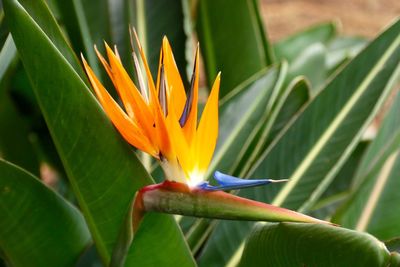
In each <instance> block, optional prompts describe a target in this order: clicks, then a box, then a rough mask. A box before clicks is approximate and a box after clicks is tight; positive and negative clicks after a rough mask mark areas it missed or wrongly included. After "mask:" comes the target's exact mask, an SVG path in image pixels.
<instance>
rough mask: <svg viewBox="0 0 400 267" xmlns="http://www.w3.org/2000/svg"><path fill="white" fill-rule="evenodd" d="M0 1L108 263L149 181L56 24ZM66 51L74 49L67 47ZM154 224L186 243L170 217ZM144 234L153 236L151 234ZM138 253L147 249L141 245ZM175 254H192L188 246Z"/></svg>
mask: <svg viewBox="0 0 400 267" xmlns="http://www.w3.org/2000/svg"><path fill="white" fill-rule="evenodd" d="M26 2H27V3H28V2H29V3H30V1H26ZM36 2H37V1H35V3H36ZM3 3H4V7H5V14H6V18H7V19H8V21H12V23H9V25H10V29H11V33H12V35H13V38H14V41H15V44H16V46H17V49H18V52H19V54H20V57H21V59H22V61H23V63H24V67H25V69H26V70H27V72H28V75H29V77H30V80H31V83H32V85H33V87H34V90H35V95H36V97H37V99H38V101H39V103H40V106H41V109H42V112H43V114H44V116H45V119H46V123H47V126H48V127H49V129H50V132H51V135H52V138H53V139H54V141H55V143H56V146H57V150H58V152H59V154H60V156H61V159H62V161H63V164H64V166H65V168H66V171H67V174H68V177H69V180H70V182H71V184H72V188H73V190H74V193H75V195H76V197H77V199H78V202H79V205H80V207H81V209H82V211H83V213H84V214H85V219H86V220H87V222H88V226H89V228H90V230H91V232H92V236H93V239H94V241H95V243H96V246H97V249H98V251H99V254H100V256H101V258H102V260H103V262H104V263H105V264H107V263H108V262H109V260H110V253H111V251H112V248H113V247H114V245H115V242H116V238H117V235H118V231H119V229H120V227H121V224H122V222H123V218H124V215H125V212H126V209H127V207H128V205H129V203H130V201H131V199H132V197H133V195H134V193H135V191H136V190H138V189H139V188H141V187H143V186H144V185H146V184H149V183H151V182H152V180H151V178H150V177H149V175H148V174H147V173H146V171H145V170H144V168H143V166H142V165H141V164H140V162H139V161H138V160H137V158H136V157H135V155H134V153H133V152H132V150H131V149H130V147H129V146H128V145H127V144H126V143H125V142H124V141H123V140H122V138H121V137H120V136H119V134H118V133H117V132H116V131H115V129H114V128H113V127H112V125H111V123H110V121H109V120H108V119H107V117H106V116H105V114H104V113H103V112H102V110H101V108H100V106H99V104H98V103H97V102H96V100H95V98H94V97H93V96H92V94H91V93H90V91H89V89H88V88H87V87H86V86H85V83H84V82H83V81H82V79H81V78H80V76H79V75H78V73H77V72H76V71H75V69H74V68H73V67H72V66H71V65H70V64H69V62H68V61H67V60H66V58H65V57H64V54H65V53H64V52H63V51H60V50H58V49H57V47H58V46H57V45H55V44H54V43H53V42H52V41H51V39H50V38H49V37H48V34H50V33H49V31H50V30H52V29H53V30H54V29H55V28H57V26H56V25H55V24H51V25H50V24H49V23H47V24H49V26H48V25H47V24H40V23H36V20H37V18H36V17H35V18H33V17H31V16H30V13H28V12H27V10H26V9H25V8H24V7H25V4H26V3H25V2H22V4H24V5H21V2H18V1H16V0H6V1H3ZM40 3H42V2H40ZM27 5H29V4H27ZM42 7H43V5H42V4H38V5H34V6H32V7H31V8H32V10H33V11H34V12H33V11H32V10H31V9H29V12H31V11H32V12H33V13H34V14H41V15H43V16H44V17H46V18H47V17H50V16H51V14H49V13H47V12H48V10H47V9H42ZM50 21H52V20H50ZM40 26H41V27H40ZM50 32H51V31H50ZM26 40H29V42H26ZM57 42H58V43H62V44H61V45H60V46H62V47H65V46H67V44H66V43H64V40H63V39H61V40H60V39H57ZM33 44H34V46H33ZM33 47H34V48H35V49H33ZM67 54H72V52H71V51H70V50H68V52H67ZM43 60H45V62H44V61H43ZM50 62H51V64H49V63H50ZM79 68H80V67H79ZM81 71H82V70H81V69H79V72H81ZM60 118H62V119H60ZM165 224H166V225H165ZM152 227H166V229H170V230H171V231H172V232H173V233H175V234H174V235H173V237H174V238H173V239H172V237H171V240H174V241H173V242H176V243H182V242H184V241H183V238H182V236H181V235H179V232H177V231H176V227H177V225H176V224H171V223H170V222H169V221H168V220H158V221H157V223H155V224H154V225H152ZM146 234H148V235H149V236H150V237H151V236H152V234H153V233H152V232H146ZM171 240H170V241H171ZM173 242H171V243H173ZM162 249H163V250H165V251H169V249H170V247H166V246H163V247H162ZM158 250H159V248H157V244H153V246H152V251H153V254H154V255H157V254H156V253H157V251H158ZM141 252H142V253H148V251H145V250H142V251H141ZM174 253H177V251H174ZM179 253H180V254H181V255H184V257H190V255H189V254H188V252H187V251H180V252H179ZM154 258H155V259H157V258H158V257H156V256H155V257H154ZM137 262H140V259H137Z"/></svg>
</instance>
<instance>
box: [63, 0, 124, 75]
mask: <svg viewBox="0 0 400 267" xmlns="http://www.w3.org/2000/svg"><path fill="white" fill-rule="evenodd" d="M55 2H56V4H57V7H58V10H59V12H60V15H61V23H62V24H64V26H65V28H66V30H67V33H68V36H69V38H70V41H71V43H72V47H73V48H74V51H75V53H76V54H77V55H79V54H80V53H83V54H84V55H85V56H86V57H87V60H88V61H89V63H90V65H91V66H92V68H93V69H94V71H95V72H96V73H97V74H98V75H100V74H103V72H100V65H99V62H98V60H97V56H96V53H95V51H94V49H93V46H94V45H97V47H98V48H99V49H100V51H104V46H103V41H107V42H109V41H110V39H111V38H110V27H109V25H110V23H109V12H108V1H107V0H95V1H93V0H92V1H82V0H71V1H63V0H57V1H55ZM126 30H128V29H126ZM104 76H105V75H104Z"/></svg>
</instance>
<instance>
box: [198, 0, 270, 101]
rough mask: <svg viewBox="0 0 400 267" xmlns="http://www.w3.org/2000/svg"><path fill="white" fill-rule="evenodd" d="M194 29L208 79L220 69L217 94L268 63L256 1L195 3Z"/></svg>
mask: <svg viewBox="0 0 400 267" xmlns="http://www.w3.org/2000/svg"><path fill="white" fill-rule="evenodd" d="M198 5H199V6H198V14H197V33H198V37H199V41H200V45H201V46H200V48H201V51H202V54H203V59H204V62H205V67H206V68H205V69H206V74H207V83H208V85H209V86H210V85H212V83H213V81H214V79H215V77H216V76H217V73H218V72H219V71H221V72H222V77H223V78H222V80H223V82H222V83H221V89H220V98H221V99H222V98H223V97H224V96H225V95H227V94H228V93H229V92H230V91H231V90H232V89H233V88H235V87H236V86H237V85H239V84H240V83H242V82H243V81H245V80H247V79H248V78H249V77H251V76H252V75H253V74H255V73H256V72H258V71H260V70H261V69H263V68H264V67H266V66H268V65H270V64H271V63H272V61H273V56H272V53H271V51H270V45H269V43H268V40H267V38H266V36H265V34H264V29H263V23H262V21H261V18H260V13H259V9H258V1H256V0H242V1H236V2H235V4H227V3H226V1H223V0H218V1H215V0H203V1H199V3H198Z"/></svg>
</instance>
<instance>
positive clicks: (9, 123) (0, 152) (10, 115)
mask: <svg viewBox="0 0 400 267" xmlns="http://www.w3.org/2000/svg"><path fill="white" fill-rule="evenodd" d="M2 91H3V92H2ZM0 128H1V131H0V158H3V159H5V160H8V161H11V162H14V163H15V164H18V165H19V166H21V167H23V168H24V169H26V170H28V171H29V172H31V173H33V174H35V175H38V174H39V162H38V159H37V157H36V154H35V152H34V149H33V147H32V144H31V142H30V141H29V128H28V126H27V125H26V122H25V120H24V119H23V118H22V117H21V115H20V114H19V112H18V110H17V109H16V107H15V105H14V103H13V102H12V101H11V99H10V97H9V95H8V91H7V90H0Z"/></svg>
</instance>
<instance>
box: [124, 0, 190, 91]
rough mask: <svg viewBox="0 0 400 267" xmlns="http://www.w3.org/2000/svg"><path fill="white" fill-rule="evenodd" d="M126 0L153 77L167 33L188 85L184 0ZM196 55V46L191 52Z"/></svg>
mask: <svg viewBox="0 0 400 267" xmlns="http://www.w3.org/2000/svg"><path fill="white" fill-rule="evenodd" d="M126 2H127V8H128V9H129V14H130V15H129V20H130V23H131V25H132V26H134V27H136V30H137V32H138V35H139V38H140V40H141V44H142V46H143V48H144V50H145V52H146V54H147V59H148V61H149V66H150V70H151V72H152V74H153V77H157V71H158V63H159V54H160V49H159V48H160V47H161V42H162V38H163V37H164V36H168V40H169V42H170V43H171V46H172V49H173V53H174V58H175V61H176V64H177V66H178V69H179V72H180V74H181V76H182V80H183V82H184V84H185V85H187V86H186V88H188V84H189V83H188V82H189V81H188V78H187V72H186V65H187V60H186V54H185V51H186V38H187V36H186V33H185V31H184V25H183V23H184V22H183V20H184V18H183V6H182V1H169V0H134V1H126ZM193 55H194V50H193V53H190V55H189V58H190V61H192V60H193ZM190 64H193V62H190ZM190 71H192V68H190ZM190 75H191V73H190Z"/></svg>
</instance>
